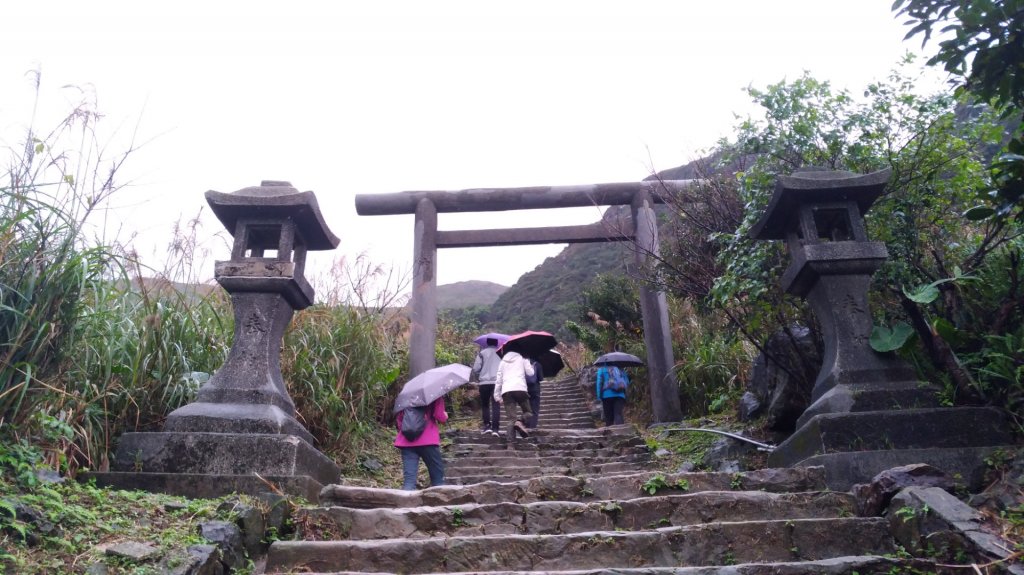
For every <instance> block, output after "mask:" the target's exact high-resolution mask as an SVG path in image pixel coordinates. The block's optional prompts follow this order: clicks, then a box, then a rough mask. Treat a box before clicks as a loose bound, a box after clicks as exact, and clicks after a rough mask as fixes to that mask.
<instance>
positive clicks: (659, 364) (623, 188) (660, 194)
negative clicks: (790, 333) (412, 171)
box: [355, 180, 694, 422]
mask: <svg viewBox="0 0 1024 575" xmlns="http://www.w3.org/2000/svg"><path fill="white" fill-rule="evenodd" d="M693 184H694V181H693V180H667V181H666V180H662V181H643V182H624V183H613V184H591V185H582V186H550V187H528V188H481V189H470V190H458V191H411V192H398V193H394V194H358V195H356V198H355V202H356V213H358V214H359V215H361V216H381V215H397V214H415V231H414V239H413V290H412V313H411V333H410V336H409V375H410V376H414V375H417V374H419V373H422V372H424V371H426V370H428V369H430V368H432V367H434V361H435V358H434V345H435V343H436V339H437V334H436V331H437V294H436V292H437V250H438V248H460V247H488V246H510V245H527V244H562V243H586V242H610V241H633V242H635V243H636V245H637V249H636V250H634V251H635V253H636V261H637V264H638V265H639V266H640V267H641V268H643V267H646V266H648V265H649V264H650V260H651V259H652V257H654V256H656V255H657V253H658V250H659V248H658V226H657V219H656V216H655V213H654V209H653V206H654V204H659V203H664V198H665V197H666V196H669V195H673V194H677V193H679V192H682V191H683V190H685V189H688V188H691V187H692V186H693ZM622 205H628V206H630V208H631V214H632V223H633V225H632V230H621V231H620V230H610V229H608V227H606V226H605V225H604V224H603V223H597V224H590V225H582V226H554V227H544V228H507V229H484V230H457V231H439V230H438V229H437V214H438V213H453V212H494V211H508V210H527V209H539V208H575V207H588V206H622ZM640 306H641V311H642V312H643V322H644V343H645V345H646V346H647V372H648V374H649V375H650V378H651V381H650V383H651V403H652V408H653V413H654V419H655V421H659V422H665V421H679V420H681V419H682V411H681V409H680V405H679V393H678V389H677V383H676V379H675V373H674V371H673V370H672V367H673V364H674V359H673V356H672V340H671V337H670V333H669V322H668V305H667V303H666V299H665V293H664V292H661V291H655V290H652V289H651V288H649V287H646V286H641V288H640Z"/></svg>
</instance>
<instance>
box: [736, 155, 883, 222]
mask: <svg viewBox="0 0 1024 575" xmlns="http://www.w3.org/2000/svg"><path fill="white" fill-rule="evenodd" d="M891 174H892V170H891V169H889V168H886V169H884V170H879V171H877V172H871V173H870V174H855V173H853V172H846V171H841V170H823V169H820V168H818V169H816V168H807V169H803V170H800V171H797V172H794V173H793V174H792V175H789V176H779V177H778V179H777V180H776V182H775V191H774V192H773V193H772V198H771V200H769V201H768V207H767V208H766V209H765V211H764V214H763V215H762V216H761V219H759V220H758V221H757V223H756V224H754V226H753V227H752V228H750V232H749V234H748V235H749V236H750V237H751V238H753V239H755V240H782V239H786V233H787V232H789V231H792V230H795V229H796V228H797V225H798V224H797V213H798V211H799V208H800V206H802V205H807V204H822V203H830V202H842V201H854V202H857V207H858V209H859V210H860V214H852V215H857V216H863V215H864V213H865V212H867V211H868V208H870V207H871V205H872V204H873V203H874V202H875V200H876V199H878V197H879V196H881V195H882V192H884V191H885V184H886V183H887V182H888V181H889V176H890V175H891Z"/></svg>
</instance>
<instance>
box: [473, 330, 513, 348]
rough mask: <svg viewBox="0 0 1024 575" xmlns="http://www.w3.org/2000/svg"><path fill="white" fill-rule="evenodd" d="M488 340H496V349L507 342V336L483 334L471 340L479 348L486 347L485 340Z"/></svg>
mask: <svg viewBox="0 0 1024 575" xmlns="http://www.w3.org/2000/svg"><path fill="white" fill-rule="evenodd" d="M489 339H496V340H498V347H501V346H502V344H504V343H505V342H506V341H508V336H507V335H505V334H503V333H496V332H491V333H485V334H483V335H481V336H478V337H476V338H474V339H473V343H475V344H477V345H479V346H480V347H487V340H489Z"/></svg>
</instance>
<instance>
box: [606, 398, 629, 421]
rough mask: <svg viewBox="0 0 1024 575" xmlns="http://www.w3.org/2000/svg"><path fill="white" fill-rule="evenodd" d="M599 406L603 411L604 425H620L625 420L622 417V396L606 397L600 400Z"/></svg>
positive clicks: (624, 403) (623, 404) (624, 401)
mask: <svg viewBox="0 0 1024 575" xmlns="http://www.w3.org/2000/svg"><path fill="white" fill-rule="evenodd" d="M601 407H603V408H604V409H603V411H604V424H605V425H622V424H623V423H625V420H624V419H623V418H622V411H623V409H625V407H626V398H624V397H606V398H604V399H602V400H601Z"/></svg>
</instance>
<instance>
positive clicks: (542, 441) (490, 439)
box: [446, 429, 647, 451]
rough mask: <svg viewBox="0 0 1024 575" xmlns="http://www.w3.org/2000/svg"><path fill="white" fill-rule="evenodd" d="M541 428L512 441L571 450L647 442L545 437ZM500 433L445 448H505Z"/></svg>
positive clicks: (522, 445)
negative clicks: (552, 438)
mask: <svg viewBox="0 0 1024 575" xmlns="http://www.w3.org/2000/svg"><path fill="white" fill-rule="evenodd" d="M543 431H544V430H543V429H538V430H529V432H530V433H529V437H525V438H524V437H516V438H515V439H514V441H513V443H514V444H516V446H517V447H518V448H521V449H524V450H531V451H538V450H542V451H543V450H546V449H547V450H562V451H573V450H585V449H623V448H628V447H640V446H646V445H647V444H646V443H644V441H643V440H642V439H640V438H636V437H635V438H630V439H624V438H621V439H614V440H612V441H606V440H603V439H602V438H595V439H573V440H570V439H561V440H559V439H555V440H553V441H552V440H551V439H550V438H545V437H544V436H542V435H539V433H541V432H543ZM499 433H500V435H498V436H494V435H484V434H479V435H478V436H477V437H475V438H473V439H467V440H466V441H464V442H457V443H454V444H453V445H449V446H446V448H447V449H452V448H455V446H456V445H458V448H459V449H483V450H489V449H498V448H505V447H506V446H507V445H508V437H507V436H508V433H507V432H499Z"/></svg>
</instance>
